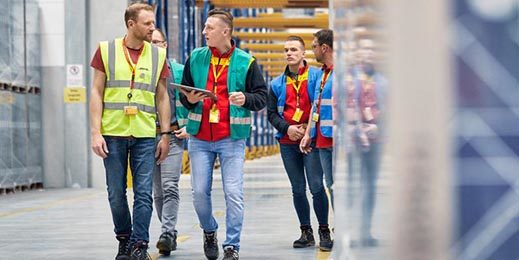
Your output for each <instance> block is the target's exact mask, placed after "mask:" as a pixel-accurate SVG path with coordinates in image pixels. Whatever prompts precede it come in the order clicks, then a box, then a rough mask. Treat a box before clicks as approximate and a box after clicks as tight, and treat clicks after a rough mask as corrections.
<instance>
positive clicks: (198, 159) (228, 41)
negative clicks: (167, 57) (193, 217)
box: [180, 10, 267, 260]
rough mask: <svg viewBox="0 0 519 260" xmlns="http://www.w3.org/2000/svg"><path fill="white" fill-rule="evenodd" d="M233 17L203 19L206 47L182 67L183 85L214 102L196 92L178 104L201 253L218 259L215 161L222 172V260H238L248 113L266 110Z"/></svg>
mask: <svg viewBox="0 0 519 260" xmlns="http://www.w3.org/2000/svg"><path fill="white" fill-rule="evenodd" d="M232 20H233V17H232V15H231V14H230V13H229V12H227V11H223V10H212V11H210V12H209V14H208V18H207V21H206V22H205V27H204V30H203V32H202V33H203V34H204V37H205V39H206V41H207V47H202V48H197V49H195V50H193V52H192V53H191V55H190V57H189V59H188V60H187V61H186V64H185V67H184V76H183V78H182V84H183V85H188V86H193V87H195V88H199V89H204V90H209V91H212V92H213V93H214V94H215V96H216V97H217V99H216V100H213V99H210V98H206V99H204V96H203V95H202V94H201V93H200V92H196V91H191V92H189V93H187V92H183V94H181V95H180V99H181V101H182V104H183V105H184V106H185V107H186V108H188V109H189V115H188V122H187V132H188V133H189V134H190V137H189V142H188V151H189V157H190V159H191V161H192V162H193V163H191V174H192V177H191V185H192V189H193V204H194V206H195V211H196V213H197V215H198V220H199V221H200V226H201V227H202V229H203V234H204V253H205V256H206V257H207V258H208V259H217V258H218V255H219V253H218V241H217V239H216V233H217V232H216V231H217V229H218V223H217V222H216V219H215V218H214V217H213V214H212V205H211V185H212V179H213V178H212V175H213V166H214V162H215V159H216V156H218V158H219V159H220V162H221V167H222V181H223V189H224V194H225V201H226V206H227V212H226V238H225V241H224V242H223V248H224V258H223V259H226V260H231V259H233V260H234V259H238V258H239V255H238V252H239V250H240V235H241V230H242V224H243V208H244V206H243V163H244V160H245V158H244V157H245V141H246V139H247V138H248V137H249V135H250V128H251V113H250V111H257V110H260V109H262V108H264V107H265V105H266V102H267V87H266V84H265V80H264V79H263V76H262V75H261V71H260V70H259V67H258V65H257V63H256V61H255V59H254V57H252V56H251V55H250V54H248V53H246V52H244V51H242V50H240V49H238V48H236V47H235V44H234V41H232V37H231V36H232V30H233V25H232Z"/></svg>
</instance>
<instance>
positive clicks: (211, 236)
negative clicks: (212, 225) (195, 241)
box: [204, 231, 218, 260]
mask: <svg viewBox="0 0 519 260" xmlns="http://www.w3.org/2000/svg"><path fill="white" fill-rule="evenodd" d="M204 254H205V257H207V259H209V260H216V259H218V239H216V231H215V232H211V233H205V232H204Z"/></svg>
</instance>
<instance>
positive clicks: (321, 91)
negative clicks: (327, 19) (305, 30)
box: [299, 29, 334, 238]
mask: <svg viewBox="0 0 519 260" xmlns="http://www.w3.org/2000/svg"><path fill="white" fill-rule="evenodd" d="M312 49H313V51H314V54H315V59H316V60H317V61H318V62H320V63H322V64H323V66H322V68H321V74H320V80H317V84H316V87H315V93H314V97H315V98H314V103H313V105H312V115H310V119H309V121H308V124H309V127H307V130H306V132H305V136H304V137H303V139H302V140H301V143H300V145H299V146H300V149H301V151H302V152H304V153H309V152H310V151H312V147H311V146H310V144H311V142H312V138H315V147H316V148H317V149H318V150H319V157H320V159H321V166H322V168H323V173H324V177H325V181H326V187H327V189H328V192H329V193H330V199H331V202H332V208H333V205H334V204H333V201H334V200H333V164H332V163H333V158H332V155H333V111H332V85H333V84H332V79H333V31H332V30H328V29H323V30H320V31H318V32H316V33H315V34H314V39H313V41H312ZM319 231H320V232H319V236H320V237H326V238H327V237H329V236H330V230H329V229H323V230H321V229H319ZM321 231H322V232H321Z"/></svg>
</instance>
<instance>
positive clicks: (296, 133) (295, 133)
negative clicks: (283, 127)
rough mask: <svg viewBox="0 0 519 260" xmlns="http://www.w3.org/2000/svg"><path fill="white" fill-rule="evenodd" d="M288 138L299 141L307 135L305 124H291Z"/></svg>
mask: <svg viewBox="0 0 519 260" xmlns="http://www.w3.org/2000/svg"><path fill="white" fill-rule="evenodd" d="M287 135H288V139H290V140H292V141H298V140H300V139H301V138H303V136H304V135H305V128H304V127H303V125H291V126H289V127H288V130H287Z"/></svg>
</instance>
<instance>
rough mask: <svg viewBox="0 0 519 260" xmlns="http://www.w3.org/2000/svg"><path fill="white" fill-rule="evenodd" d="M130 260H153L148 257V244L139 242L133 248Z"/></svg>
mask: <svg viewBox="0 0 519 260" xmlns="http://www.w3.org/2000/svg"><path fill="white" fill-rule="evenodd" d="M130 260H152V259H151V256H150V255H148V243H146V242H144V241H139V242H137V243H135V245H133V247H132V253H131V255H130Z"/></svg>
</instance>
